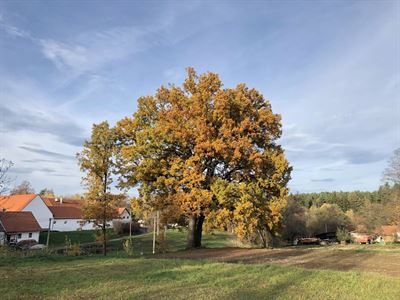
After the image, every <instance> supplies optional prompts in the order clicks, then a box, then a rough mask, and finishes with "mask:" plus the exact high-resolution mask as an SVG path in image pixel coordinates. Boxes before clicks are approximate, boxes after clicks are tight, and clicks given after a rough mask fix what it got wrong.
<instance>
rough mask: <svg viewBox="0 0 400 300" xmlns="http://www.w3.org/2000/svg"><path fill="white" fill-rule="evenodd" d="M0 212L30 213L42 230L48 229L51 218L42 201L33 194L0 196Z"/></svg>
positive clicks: (51, 215)
mask: <svg viewBox="0 0 400 300" xmlns="http://www.w3.org/2000/svg"><path fill="white" fill-rule="evenodd" d="M0 211H6V212H26V211H30V212H32V214H33V216H34V217H35V219H36V221H37V222H38V223H39V225H40V227H41V228H42V229H43V230H47V229H48V228H49V220H50V218H52V217H53V214H52V213H51V211H50V209H49V208H48V207H47V206H46V204H45V203H44V202H43V199H42V198H41V197H40V196H39V195H35V194H27V195H10V196H0Z"/></svg>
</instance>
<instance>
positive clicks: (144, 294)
mask: <svg viewBox="0 0 400 300" xmlns="http://www.w3.org/2000/svg"><path fill="white" fill-rule="evenodd" d="M0 278H1V282H0V294H1V295H2V296H1V297H2V299H38V298H59V299H85V298H86V299H90V298H103V299H187V298H192V299H399V295H400V278H398V277H388V276H384V275H380V274H374V273H359V272H339V271H328V270H309V269H301V268H295V267H286V266H278V265H267V264H258V265H245V264H240V263H239V264H229V263H215V262H210V261H192V260H176V259H170V260H167V259H140V258H127V257H108V258H103V257H100V256H96V257H78V258H75V257H48V258H45V257H44V258H39V257H31V258H16V257H13V258H9V259H7V260H5V259H1V260H0Z"/></svg>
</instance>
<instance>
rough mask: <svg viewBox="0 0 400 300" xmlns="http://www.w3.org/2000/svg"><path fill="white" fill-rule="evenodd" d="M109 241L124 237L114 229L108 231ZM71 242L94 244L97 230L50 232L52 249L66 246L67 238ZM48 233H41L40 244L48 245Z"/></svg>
mask: <svg viewBox="0 0 400 300" xmlns="http://www.w3.org/2000/svg"><path fill="white" fill-rule="evenodd" d="M107 235H108V237H109V239H115V238H119V237H123V236H119V235H117V234H116V233H115V232H114V231H113V230H112V229H107ZM66 236H67V237H68V238H69V239H70V240H71V243H80V244H84V243H93V242H95V230H82V231H64V232H61V231H60V232H50V240H49V244H50V246H51V247H59V246H64V244H65V237H66ZM46 241H47V232H41V233H40V236H39V243H40V244H46Z"/></svg>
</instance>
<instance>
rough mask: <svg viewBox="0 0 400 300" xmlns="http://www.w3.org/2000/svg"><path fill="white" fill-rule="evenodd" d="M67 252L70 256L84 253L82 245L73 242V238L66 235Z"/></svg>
mask: <svg viewBox="0 0 400 300" xmlns="http://www.w3.org/2000/svg"><path fill="white" fill-rule="evenodd" d="M65 253H66V254H67V255H68V256H79V255H81V254H82V250H81V245H80V244H78V243H73V244H72V243H71V239H70V238H68V236H65Z"/></svg>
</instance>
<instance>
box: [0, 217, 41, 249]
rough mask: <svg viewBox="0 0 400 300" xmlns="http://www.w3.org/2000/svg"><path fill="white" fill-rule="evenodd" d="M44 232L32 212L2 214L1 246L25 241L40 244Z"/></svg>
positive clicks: (0, 227) (0, 222)
mask: <svg viewBox="0 0 400 300" xmlns="http://www.w3.org/2000/svg"><path fill="white" fill-rule="evenodd" d="M41 230H42V228H41V227H40V225H39V223H38V222H37V221H36V219H35V217H34V216H33V214H32V213H31V212H27V211H18V212H0V245H4V244H9V243H15V244H16V243H19V242H21V241H24V240H35V241H36V242H39V233H40V231H41Z"/></svg>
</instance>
